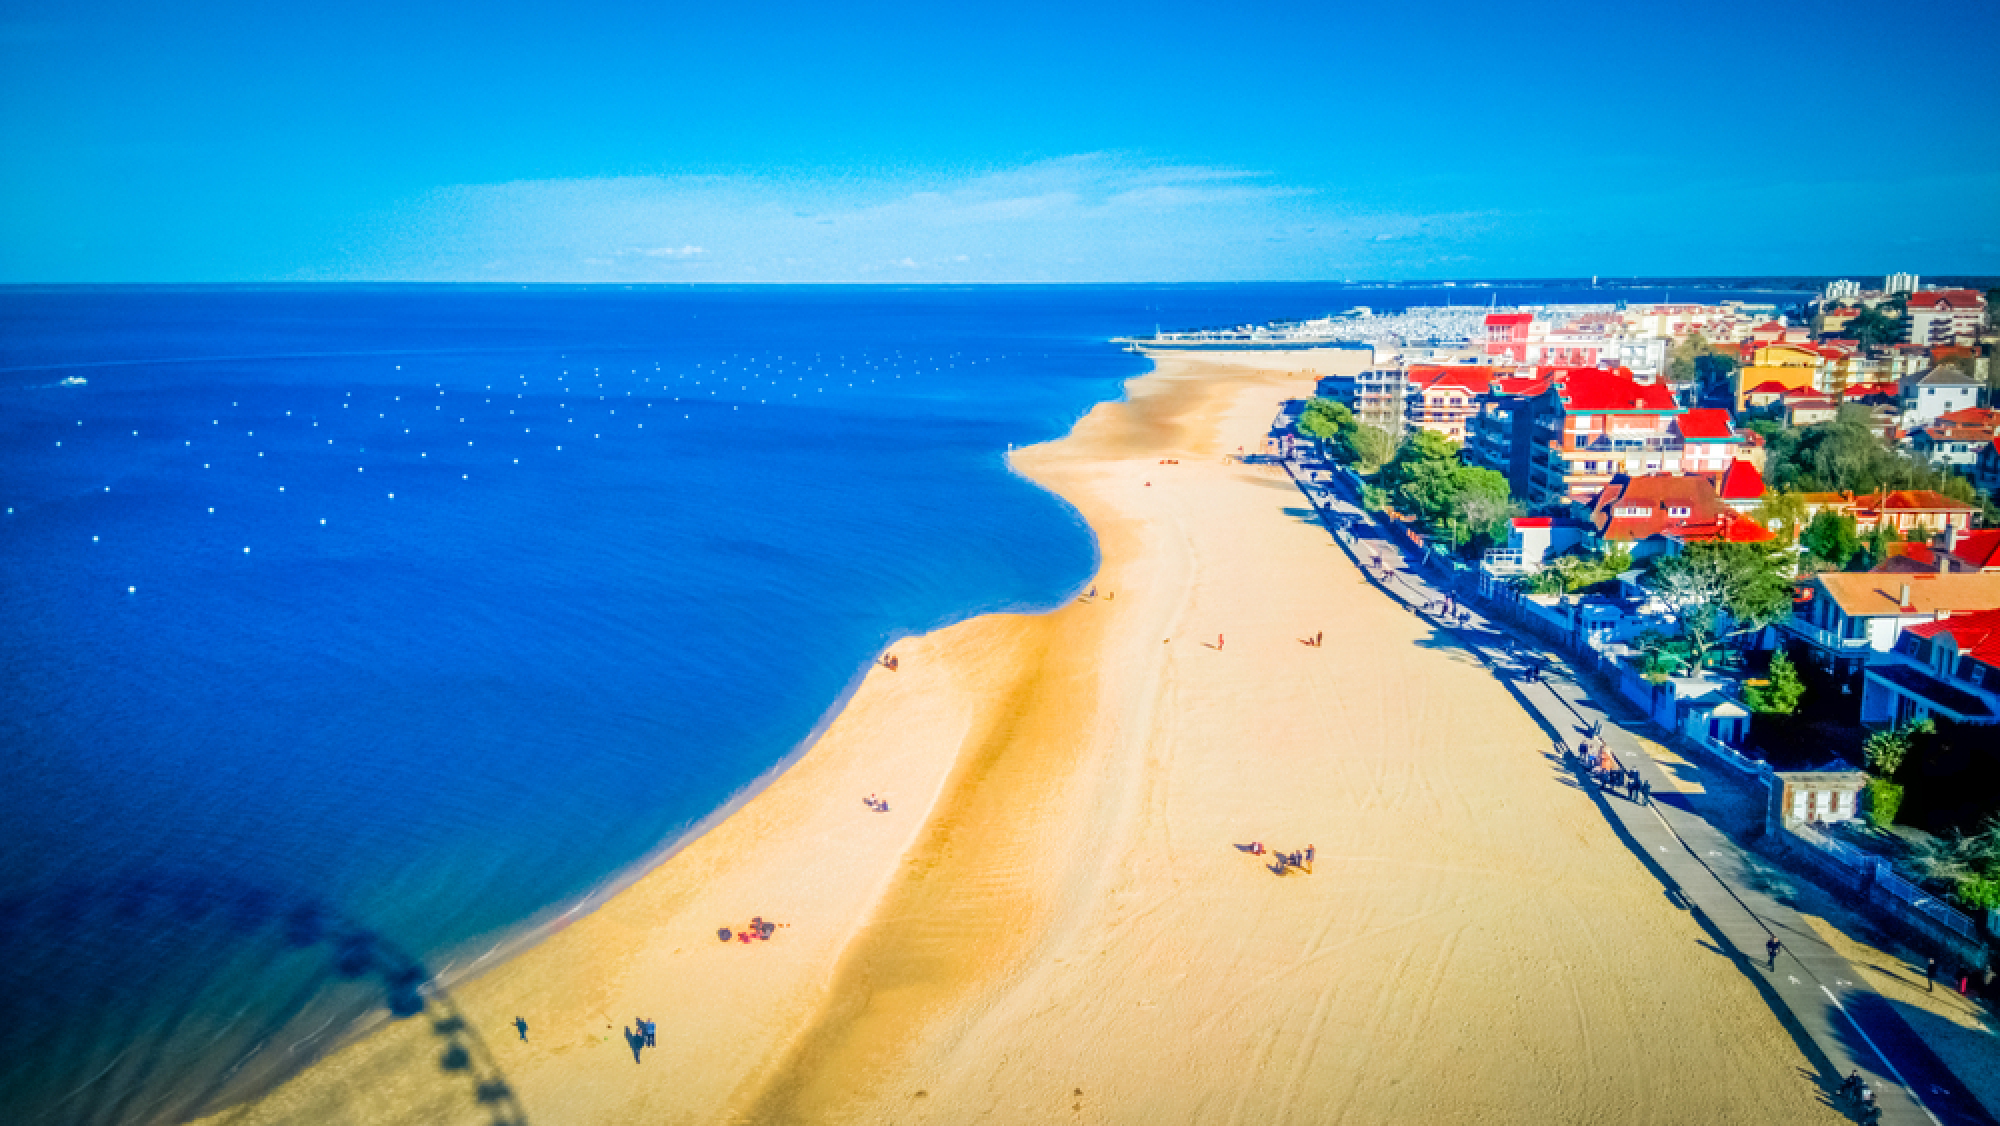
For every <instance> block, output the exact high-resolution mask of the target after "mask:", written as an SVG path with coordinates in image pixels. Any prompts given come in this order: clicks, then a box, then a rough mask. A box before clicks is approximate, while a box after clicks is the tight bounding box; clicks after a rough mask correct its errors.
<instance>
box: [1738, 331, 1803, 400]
mask: <svg viewBox="0 0 2000 1126" xmlns="http://www.w3.org/2000/svg"><path fill="white" fill-rule="evenodd" d="M1821 360H1822V357H1821V356H1820V354H1819V351H1818V350H1817V349H1815V348H1813V347H1812V346H1811V345H1807V344H1762V345H1759V346H1758V347H1756V348H1755V349H1753V350H1752V351H1751V353H1750V362H1749V363H1747V364H1744V365H1743V366H1742V367H1740V368H1737V369H1736V409H1737V410H1739V411H1740V410H1742V409H1743V407H1744V401H1743V400H1744V396H1746V395H1748V394H1749V393H1750V392H1752V391H1755V390H1757V389H1759V388H1762V387H1764V386H1765V385H1766V384H1771V383H1775V384H1777V385H1779V386H1780V387H1782V388H1784V389H1785V390H1787V391H1810V390H1812V389H1813V388H1814V387H1815V385H1816V384H1815V377H1816V376H1817V375H1818V374H1819V367H1820V362H1821Z"/></svg>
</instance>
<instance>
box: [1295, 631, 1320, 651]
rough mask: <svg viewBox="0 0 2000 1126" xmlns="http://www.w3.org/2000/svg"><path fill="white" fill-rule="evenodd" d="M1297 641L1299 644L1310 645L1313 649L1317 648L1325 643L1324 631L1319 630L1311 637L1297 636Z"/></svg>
mask: <svg viewBox="0 0 2000 1126" xmlns="http://www.w3.org/2000/svg"><path fill="white" fill-rule="evenodd" d="M1299 641H1300V643H1301V644H1304V645H1310V646H1312V647H1313V648H1314V649H1317V648H1319V647H1320V646H1321V645H1323V644H1325V643H1326V631H1325V630H1321V631H1319V632H1318V633H1316V634H1313V635H1312V636H1311V637H1301V638H1299Z"/></svg>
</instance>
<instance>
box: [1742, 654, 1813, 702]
mask: <svg viewBox="0 0 2000 1126" xmlns="http://www.w3.org/2000/svg"><path fill="white" fill-rule="evenodd" d="M1805 694H1806V686H1805V682H1804V681H1802V680H1800V679H1799V670H1798V669H1796V668H1794V667H1793V666H1792V659H1791V658H1790V657H1787V656H1785V654H1784V651H1783V650H1780V651H1778V652H1776V653H1773V654H1771V672H1770V675H1769V676H1766V677H1765V678H1764V683H1763V684H1751V685H1748V686H1746V687H1745V688H1744V689H1743V702H1744V703H1746V704H1749V705H1750V710H1751V711H1753V712H1760V713H1762V714H1764V715H1791V714H1792V713H1793V712H1795V711H1797V710H1798V707H1799V698H1800V697H1802V696H1804V695H1805Z"/></svg>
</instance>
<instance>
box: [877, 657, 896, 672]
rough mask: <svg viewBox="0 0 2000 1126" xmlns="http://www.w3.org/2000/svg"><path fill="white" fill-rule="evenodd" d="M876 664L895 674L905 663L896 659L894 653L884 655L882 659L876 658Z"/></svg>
mask: <svg viewBox="0 0 2000 1126" xmlns="http://www.w3.org/2000/svg"><path fill="white" fill-rule="evenodd" d="M875 663H876V664H878V665H881V666H882V667H883V668H885V669H888V670H889V671H890V672H895V671H896V670H897V669H899V668H901V667H902V665H903V662H901V661H899V660H897V659H896V655H895V654H894V653H884V654H882V655H881V656H880V657H877V658H875Z"/></svg>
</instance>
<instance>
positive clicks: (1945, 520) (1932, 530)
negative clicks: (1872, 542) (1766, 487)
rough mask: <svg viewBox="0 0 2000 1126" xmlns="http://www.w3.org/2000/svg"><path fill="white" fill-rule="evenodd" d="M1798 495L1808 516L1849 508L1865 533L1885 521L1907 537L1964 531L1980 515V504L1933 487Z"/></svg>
mask: <svg viewBox="0 0 2000 1126" xmlns="http://www.w3.org/2000/svg"><path fill="white" fill-rule="evenodd" d="M1798 496H1799V499H1800V500H1801V501H1802V502H1804V504H1805V510H1806V517H1807V518H1808V519H1810V518H1811V517H1814V516H1817V515H1819V513H1820V511H1821V510H1823V509H1829V508H1830V509H1832V510H1834V511H1835V512H1845V513H1847V514H1848V515H1850V516H1852V517H1854V526H1855V528H1856V530H1858V531H1859V532H1860V533H1861V534H1862V535H1869V534H1871V533H1873V532H1874V531H1875V529H1876V527H1877V526H1879V525H1882V524H1887V525H1888V526H1889V527H1890V529H1892V530H1893V531H1895V532H1896V534H1898V535H1900V536H1903V537H1904V538H1906V539H1907V538H1909V536H1910V535H1911V533H1917V534H1921V535H1937V534H1941V533H1948V532H1951V531H1952V530H1953V529H1956V530H1957V531H1958V532H1960V533H1963V532H1965V531H1967V530H1969V529H1971V527H1972V526H1973V524H1974V523H1975V522H1976V520H1977V519H1978V516H1979V509H1978V508H1977V507H1975V506H1973V505H1970V504H1966V503H1965V502H1963V501H1956V500H1953V499H1951V498H1950V497H1948V496H1945V495H1944V494H1942V493H1939V492H1935V491H1933V490H1931V489H1900V490H1896V491H1893V492H1892V491H1888V490H1882V491H1878V492H1873V493H1862V494H1860V495H1859V496H1857V495H1855V494H1854V493H1850V492H1839V493H1800V494H1798Z"/></svg>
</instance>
